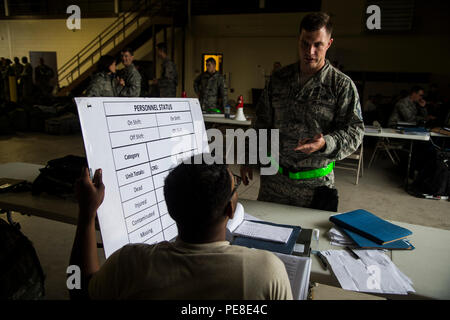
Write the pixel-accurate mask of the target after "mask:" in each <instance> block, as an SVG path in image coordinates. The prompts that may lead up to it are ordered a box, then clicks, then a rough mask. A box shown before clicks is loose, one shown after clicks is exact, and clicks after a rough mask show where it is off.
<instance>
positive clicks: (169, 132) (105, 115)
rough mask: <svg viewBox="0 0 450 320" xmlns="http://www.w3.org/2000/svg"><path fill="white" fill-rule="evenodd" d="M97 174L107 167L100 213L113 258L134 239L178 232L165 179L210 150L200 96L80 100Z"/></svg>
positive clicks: (91, 165)
mask: <svg viewBox="0 0 450 320" xmlns="http://www.w3.org/2000/svg"><path fill="white" fill-rule="evenodd" d="M75 102H76V104H77V108H78V114H79V117H80V122H81V129H82V132H83V139H84V145H85V149H86V156H87V160H88V163H89V168H90V170H91V174H93V173H94V172H95V170H96V169H98V168H101V169H102V171H103V183H104V184H105V199H104V200H103V204H102V205H101V206H100V208H99V209H98V211H97V215H98V220H99V224H100V230H101V234H102V239H103V246H104V249H105V256H106V257H109V256H110V255H111V254H112V253H114V252H115V251H116V250H117V249H120V248H121V247H123V246H124V245H126V244H128V243H149V244H152V243H157V242H160V241H164V240H172V239H173V238H175V237H176V235H177V234H178V230H177V227H176V224H175V222H174V221H173V220H172V219H171V217H170V216H169V214H168V212H167V207H166V204H165V201H164V193H163V186H164V179H165V177H166V176H167V175H168V174H169V172H170V170H171V169H173V168H174V167H175V166H176V165H177V164H179V163H180V162H181V161H182V160H183V159H185V158H188V157H190V156H192V155H193V154H198V153H203V152H208V150H209V147H208V140H207V136H206V130H205V125H204V122H203V116H202V111H201V108H200V104H199V102H198V100H197V99H186V98H75Z"/></svg>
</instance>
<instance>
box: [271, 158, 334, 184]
mask: <svg viewBox="0 0 450 320" xmlns="http://www.w3.org/2000/svg"><path fill="white" fill-rule="evenodd" d="M270 162H272V165H274V166H276V167H278V172H279V173H280V174H282V175H285V176H288V177H289V179H292V180H302V179H314V178H320V177H324V176H326V175H328V174H329V173H330V172H331V171H333V169H334V164H335V162H334V161H333V162H331V163H330V164H329V165H328V166H326V167H325V168H319V169H312V170H308V171H299V172H291V171H286V170H284V169H283V167H281V166H280V165H278V163H276V162H275V160H274V159H273V158H272V157H270Z"/></svg>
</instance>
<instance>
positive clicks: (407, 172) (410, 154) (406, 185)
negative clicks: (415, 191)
mask: <svg viewBox="0 0 450 320" xmlns="http://www.w3.org/2000/svg"><path fill="white" fill-rule="evenodd" d="M410 141H411V142H410V144H409V154H408V167H407V169H406V180H405V189H406V191H408V187H409V182H408V180H409V170H410V168H411V156H412V149H413V143H414V141H413V140H410Z"/></svg>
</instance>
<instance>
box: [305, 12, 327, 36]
mask: <svg viewBox="0 0 450 320" xmlns="http://www.w3.org/2000/svg"><path fill="white" fill-rule="evenodd" d="M323 27H325V29H326V30H327V33H328V34H329V35H331V34H332V33H333V24H332V23H331V18H330V16H329V15H328V14H326V13H324V12H314V13H310V14H308V15H306V16H305V17H304V18H303V19H302V22H301V23H300V28H299V32H298V33H299V34H300V33H302V30H305V31H308V32H312V31H317V30H320V29H322V28H323Z"/></svg>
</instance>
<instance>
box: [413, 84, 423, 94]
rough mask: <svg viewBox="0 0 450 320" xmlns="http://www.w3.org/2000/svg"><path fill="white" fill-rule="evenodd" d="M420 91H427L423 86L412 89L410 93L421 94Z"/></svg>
mask: <svg viewBox="0 0 450 320" xmlns="http://www.w3.org/2000/svg"><path fill="white" fill-rule="evenodd" d="M420 90H422V91H425V90H424V89H423V88H422V87H421V86H413V87H412V88H411V91H410V93H416V92H419V91H420Z"/></svg>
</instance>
